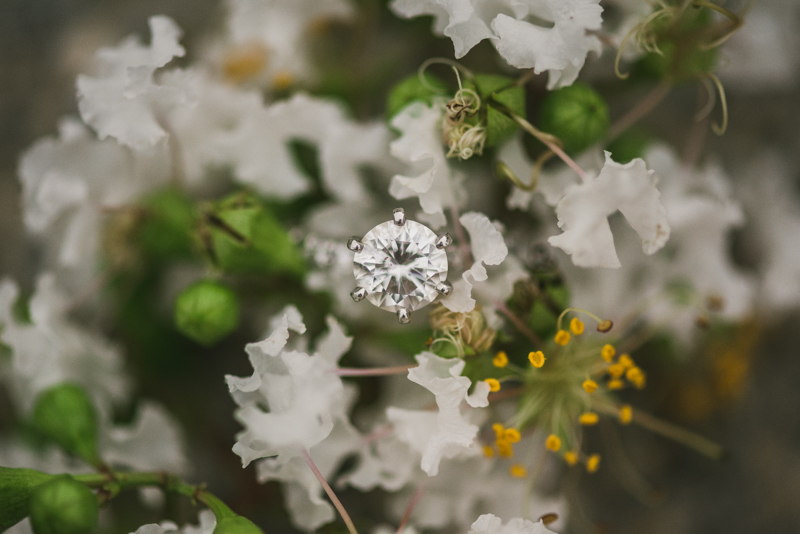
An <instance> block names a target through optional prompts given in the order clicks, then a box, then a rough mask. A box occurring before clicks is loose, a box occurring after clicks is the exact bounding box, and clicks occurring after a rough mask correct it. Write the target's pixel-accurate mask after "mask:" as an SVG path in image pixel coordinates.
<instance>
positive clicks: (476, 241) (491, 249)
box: [441, 212, 508, 312]
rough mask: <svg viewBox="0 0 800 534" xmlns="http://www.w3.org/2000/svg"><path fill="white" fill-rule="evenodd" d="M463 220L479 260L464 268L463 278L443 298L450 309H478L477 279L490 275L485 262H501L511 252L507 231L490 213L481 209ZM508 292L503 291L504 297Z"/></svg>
mask: <svg viewBox="0 0 800 534" xmlns="http://www.w3.org/2000/svg"><path fill="white" fill-rule="evenodd" d="M459 222H460V223H461V225H462V226H463V227H464V229H465V230H466V231H467V233H468V234H469V239H470V251H471V253H472V257H473V258H474V260H475V262H474V263H473V264H472V267H470V268H469V269H467V270H466V271H464V274H463V275H462V278H461V280H458V281H457V282H455V283H454V284H453V290H452V292H451V293H450V295H448V296H447V297H445V298H443V299H442V301H441V302H442V304H444V306H445V307H446V308H447V309H449V310H450V311H455V312H470V311H472V310H473V309H475V299H473V298H472V288H473V285H474V282H485V281H486V280H487V279H488V278H489V274H488V273H487V272H486V267H485V265H500V264H501V263H502V262H503V260H505V259H506V256H508V247H507V246H506V243H505V241H504V240H503V234H502V233H500V230H498V229H497V227H496V226H495V225H494V224H493V223H492V222H491V221H490V220H489V218H488V217H486V215H483V214H482V213H477V212H469V213H465V214H464V215H462V216H461V217H460V218H459ZM505 296H507V295H500V296H499V299H500V300H502V299H503V298H504V297H505Z"/></svg>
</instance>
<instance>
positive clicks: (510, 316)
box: [494, 302, 544, 347]
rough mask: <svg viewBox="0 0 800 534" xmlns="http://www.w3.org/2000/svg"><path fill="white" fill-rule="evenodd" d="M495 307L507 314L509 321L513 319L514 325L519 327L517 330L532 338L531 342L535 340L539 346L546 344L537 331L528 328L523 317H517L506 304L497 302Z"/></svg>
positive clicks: (534, 342)
mask: <svg viewBox="0 0 800 534" xmlns="http://www.w3.org/2000/svg"><path fill="white" fill-rule="evenodd" d="M494 307H495V309H496V310H497V311H498V312H500V313H501V314H503V315H505V316H506V318H507V319H508V320H509V321H511V322H512V323H514V326H515V327H516V328H517V330H519V332H520V333H521V334H522V335H524V336H525V337H527V338H528V339H530V340H531V342H533V344H534V345H536V346H537V347H541V346H542V345H544V343H543V342H542V340H541V339H539V336H537V335H536V333H535V332H534V331H533V330H531V329H530V328H528V326H527V325H526V324H525V323H523V322H522V319H520V318H519V317H517V316H516V315H515V314H514V312H512V311H511V310H509V309H508V308H507V307H506V305H505V304H503V303H502V302H497V303H495V305H494Z"/></svg>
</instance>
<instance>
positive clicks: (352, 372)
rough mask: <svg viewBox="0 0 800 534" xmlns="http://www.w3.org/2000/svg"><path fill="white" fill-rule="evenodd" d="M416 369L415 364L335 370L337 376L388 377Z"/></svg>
mask: <svg viewBox="0 0 800 534" xmlns="http://www.w3.org/2000/svg"><path fill="white" fill-rule="evenodd" d="M414 367H417V364H416V363H412V364H410V365H398V366H396V367H375V368H372V369H354V368H350V367H340V368H339V369H336V371H335V372H336V375H337V376H388V375H399V374H402V373H405V372H406V371H408V370H409V369H413V368H414Z"/></svg>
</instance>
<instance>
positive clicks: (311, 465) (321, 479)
mask: <svg viewBox="0 0 800 534" xmlns="http://www.w3.org/2000/svg"><path fill="white" fill-rule="evenodd" d="M303 457H304V458H305V459H306V463H307V464H308V467H309V468H311V472H312V473H314V476H315V477H317V480H319V483H320V484H322V489H324V490H325V493H327V494H328V497H329V498H330V500H331V502H332V503H333V505H334V506H335V507H336V510H337V511H338V512H339V515H340V516H342V519H343V520H344V523H345V525H347V530H349V531H350V534H358V531H357V530H356V526H355V525H354V524H353V520H352V519H350V515H348V513H347V510H345V509H344V506H343V505H342V501H340V500H339V498H338V497H337V496H336V494H335V493H334V492H333V489H332V488H331V486H330V484H328V482H327V481H326V480H325V477H324V476H322V473H320V471H319V469H318V468H317V464H315V463H314V460H312V459H311V455H310V454H308V451H307V450H306V449H303Z"/></svg>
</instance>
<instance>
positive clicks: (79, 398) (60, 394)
mask: <svg viewBox="0 0 800 534" xmlns="http://www.w3.org/2000/svg"><path fill="white" fill-rule="evenodd" d="M33 425H34V426H35V427H36V428H37V429H38V430H39V431H40V432H42V433H43V434H44V435H46V436H47V437H49V438H50V439H52V440H53V441H55V442H56V443H57V444H58V445H59V446H61V448H62V449H64V450H65V451H67V452H69V453H70V454H75V455H77V456H79V457H81V458H82V459H83V460H85V461H86V462H88V463H90V464H92V465H95V464H97V463H99V461H100V455H99V454H98V452H97V413H96V412H95V409H94V404H92V400H91V399H90V398H89V395H88V394H87V393H86V391H85V390H84V389H83V388H82V387H80V386H78V385H77V384H70V383H64V384H59V385H57V386H53V387H51V388H50V389H47V390H45V391H43V392H42V393H40V394H39V397H38V398H37V399H36V404H35V406H34V408H33Z"/></svg>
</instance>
